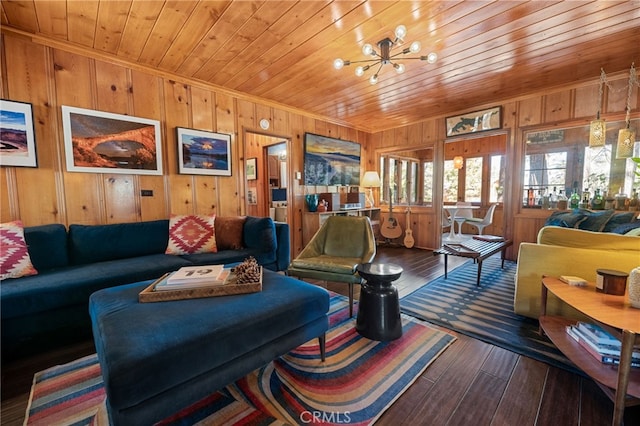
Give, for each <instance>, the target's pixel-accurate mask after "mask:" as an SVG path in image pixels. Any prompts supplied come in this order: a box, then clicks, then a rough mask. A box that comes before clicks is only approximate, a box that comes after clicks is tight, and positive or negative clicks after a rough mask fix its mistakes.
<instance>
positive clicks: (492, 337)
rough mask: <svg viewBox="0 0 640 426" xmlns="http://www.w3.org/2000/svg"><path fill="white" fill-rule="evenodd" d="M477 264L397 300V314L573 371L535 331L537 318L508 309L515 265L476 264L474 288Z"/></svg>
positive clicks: (496, 261)
mask: <svg viewBox="0 0 640 426" xmlns="http://www.w3.org/2000/svg"><path fill="white" fill-rule="evenodd" d="M477 270H478V266H477V265H476V264H474V263H473V262H472V261H469V262H467V263H464V264H462V265H460V266H459V267H457V268H456V269H454V270H453V271H452V272H449V274H448V277H447V279H445V278H444V276H442V277H440V278H437V279H435V280H433V281H431V282H429V283H427V284H425V285H424V286H422V287H421V288H419V289H418V290H416V291H414V292H413V293H411V294H409V295H407V296H405V297H403V298H401V299H400V309H401V311H402V312H404V313H406V314H408V315H411V316H413V317H416V318H420V319H423V320H425V321H428V322H430V323H432V324H437V325H440V326H442V327H444V328H447V329H449V330H454V331H457V332H459V333H462V334H465V335H467V336H471V337H473V338H476V339H479V340H482V341H485V342H487V343H491V344H493V345H496V346H499V347H501V348H505V349H507V350H509V351H512V352H515V353H518V354H521V355H525V356H528V357H530V358H534V359H537V360H538V361H542V362H546V363H548V364H551V365H554V366H556V367H561V368H564V369H567V370H570V371H577V370H576V367H575V366H574V365H573V364H572V363H571V362H570V361H569V360H568V359H567V358H566V357H565V356H564V355H563V354H562V353H561V352H560V351H559V350H558V349H557V348H556V347H555V346H554V345H553V343H551V341H550V340H549V339H548V338H546V337H544V336H541V335H540V333H539V332H538V321H536V320H533V319H531V318H527V317H523V316H520V315H517V314H516V313H514V312H513V295H514V291H515V284H514V276H515V272H516V263H515V262H511V261H505V262H504V269H501V260H500V257H498V256H496V257H492V258H489V259H487V260H485V261H484V262H482V276H481V282H480V287H478V286H476V277H477V275H476V274H477Z"/></svg>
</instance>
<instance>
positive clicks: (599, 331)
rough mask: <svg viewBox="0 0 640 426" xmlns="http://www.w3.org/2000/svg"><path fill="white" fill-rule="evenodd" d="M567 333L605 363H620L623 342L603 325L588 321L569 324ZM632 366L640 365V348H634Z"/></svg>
mask: <svg viewBox="0 0 640 426" xmlns="http://www.w3.org/2000/svg"><path fill="white" fill-rule="evenodd" d="M567 334H568V335H569V336H571V337H572V338H573V339H574V340H575V341H576V342H578V343H579V344H580V346H582V347H583V348H584V349H585V350H586V351H587V352H588V353H589V354H591V355H592V356H593V357H594V358H595V359H597V360H598V361H600V362H601V363H603V364H614V365H617V364H620V348H621V345H622V342H621V341H620V340H618V339H616V338H615V337H614V336H613V335H611V334H610V333H608V332H607V331H605V330H604V329H603V328H602V327H599V326H597V325H595V324H589V323H586V322H578V323H577V324H574V325H568V326H567ZM631 366H632V367H640V348H637V347H636V348H634V349H633V355H632V358H631Z"/></svg>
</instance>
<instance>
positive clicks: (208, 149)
mask: <svg viewBox="0 0 640 426" xmlns="http://www.w3.org/2000/svg"><path fill="white" fill-rule="evenodd" d="M176 132H177V137H178V163H179V167H178V171H179V172H180V173H182V174H191V175H213V176H231V135H227V134H224V133H214V132H208V131H204V130H194V129H185V128H183V127H176Z"/></svg>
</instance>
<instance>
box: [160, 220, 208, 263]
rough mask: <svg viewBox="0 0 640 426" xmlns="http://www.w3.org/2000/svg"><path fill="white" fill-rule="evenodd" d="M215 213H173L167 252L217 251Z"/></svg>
mask: <svg viewBox="0 0 640 426" xmlns="http://www.w3.org/2000/svg"><path fill="white" fill-rule="evenodd" d="M215 218H216V216H215V215H212V216H203V215H171V218H170V220H169V243H168V244H167V250H166V254H194V253H216V252H217V251H218V248H217V247H216V235H215V228H214V223H215Z"/></svg>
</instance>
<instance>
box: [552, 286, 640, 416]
mask: <svg viewBox="0 0 640 426" xmlns="http://www.w3.org/2000/svg"><path fill="white" fill-rule="evenodd" d="M548 292H551V293H553V294H554V295H555V296H557V297H558V298H559V299H560V300H562V301H563V302H565V303H567V304H568V305H570V306H572V307H574V308H575V309H577V310H578V311H580V312H582V313H583V314H585V315H587V316H588V317H590V318H591V319H593V320H594V322H596V323H598V324H599V325H600V326H601V327H602V328H604V329H605V330H607V331H608V332H609V333H611V334H613V335H614V336H616V337H617V338H618V339H620V340H621V341H622V349H621V353H620V365H619V366H617V367H616V366H611V365H607V364H602V363H601V362H599V361H598V360H596V359H595V358H594V357H593V356H591V355H590V354H589V353H587V351H586V350H585V349H584V348H583V347H582V346H580V344H579V343H578V342H576V341H575V340H573V338H571V337H570V336H569V335H567V332H566V326H567V325H570V324H573V323H574V322H575V321H571V320H569V319H567V318H560V317H551V316H547V315H546V311H547V295H548ZM540 329H541V330H540V331H541V332H544V333H545V334H546V335H547V336H549V338H550V339H551V341H552V342H553V344H554V345H556V346H557V347H558V349H560V351H562V353H563V354H565V356H566V357H567V358H569V359H570V360H571V361H572V362H573V363H574V364H575V365H576V366H577V367H578V368H580V369H581V370H582V371H584V372H585V373H586V374H587V375H588V376H589V377H591V378H593V379H594V380H595V381H596V383H597V384H598V386H600V388H601V389H602V390H603V391H604V393H605V394H606V395H607V396H608V397H609V398H611V399H612V400H613V401H614V410H613V422H612V424H613V425H620V424H622V422H623V418H624V408H625V407H626V406H629V405H637V404H639V403H640V400H638V399H637V398H640V369H637V368H631V354H632V352H633V346H634V345H636V344H638V343H640V310H638V309H635V308H633V307H631V304H630V303H629V297H628V295H624V296H613V295H610V294H604V293H599V292H596V290H595V285H594V284H593V283H588V285H587V286H584V287H577V286H570V285H568V284H566V283H563V282H562V281H560V280H559V279H557V278H553V277H543V278H542V304H541V307H540ZM627 395H629V396H630V397H631V398H628V397H627Z"/></svg>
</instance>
